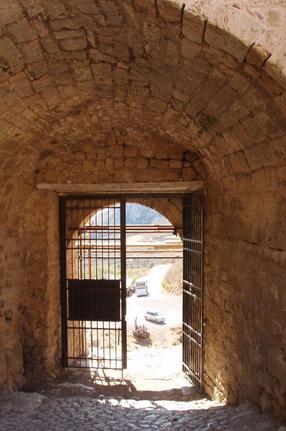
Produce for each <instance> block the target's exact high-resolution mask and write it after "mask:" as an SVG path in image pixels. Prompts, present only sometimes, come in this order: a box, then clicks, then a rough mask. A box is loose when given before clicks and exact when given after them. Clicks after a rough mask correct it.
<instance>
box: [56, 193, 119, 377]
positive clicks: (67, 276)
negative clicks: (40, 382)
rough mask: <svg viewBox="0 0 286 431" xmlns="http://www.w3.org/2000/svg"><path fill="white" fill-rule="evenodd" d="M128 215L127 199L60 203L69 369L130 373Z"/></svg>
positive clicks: (64, 199) (65, 363) (65, 344)
mask: <svg viewBox="0 0 286 431" xmlns="http://www.w3.org/2000/svg"><path fill="white" fill-rule="evenodd" d="M125 212H126V205H125V200H124V199H116V200H114V199H111V198H108V199H107V198H106V199H105V198H101V197H100V198H83V197H79V198H75V197H62V198H60V235H61V307H62V361H63V366H65V367H77V368H86V367H88V368H102V369H121V370H122V369H124V368H126V365H127V364H126V362H127V355H126V352H127V340H126V220H125V219H126V213H125Z"/></svg>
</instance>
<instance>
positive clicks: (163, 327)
mask: <svg viewBox="0 0 286 431" xmlns="http://www.w3.org/2000/svg"><path fill="white" fill-rule="evenodd" d="M182 251H183V247H182V240H181V238H180V236H179V234H178V232H177V231H176V228H175V227H174V226H173V225H172V224H171V222H170V221H169V220H168V219H167V218H166V217H165V216H163V215H162V214H161V213H160V212H158V211H156V210H155V209H152V208H150V207H149V206H146V205H142V204H138V203H132V202H127V204H126V268H127V271H126V273H127V285H126V286H127V301H126V304H127V307H126V310H127V315H126V317H127V318H126V320H127V357H128V368H127V372H128V373H129V374H130V375H132V376H133V379H134V378H136V376H137V375H138V374H139V372H140V380H143V379H144V378H145V379H149V380H152V379H154V378H155V376H156V378H157V381H159V380H160V382H162V381H163V380H168V379H171V378H173V379H174V378H175V377H177V376H178V375H180V372H181V368H182V367H181V357H182V283H183V259H182V256H183V253H182Z"/></svg>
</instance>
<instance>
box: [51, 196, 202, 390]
mask: <svg viewBox="0 0 286 431" xmlns="http://www.w3.org/2000/svg"><path fill="white" fill-rule="evenodd" d="M198 194H200V195H202V252H201V262H202V271H201V283H202V284H201V286H202V300H201V304H202V305H201V325H202V326H201V328H202V333H201V340H202V344H201V383H200V387H199V389H200V391H203V387H204V311H205V310H204V233H205V232H204V230H205V229H204V216H205V209H204V205H203V202H204V196H203V192H202V191H201V192H198V191H190V192H169V193H168V192H166V193H164V192H155V193H151V192H144V191H140V192H139V191H138V192H133V193H110V194H109V193H102V194H101V193H95V194H78V193H77V194H71V193H68V194H65V193H63V194H61V195H60V196H59V238H60V240H59V245H60V289H61V295H60V302H61V307H60V310H61V351H62V357H61V362H62V367H63V368H65V367H67V325H66V320H67V319H66V316H67V304H66V292H65V290H66V285H65V283H66V244H65V201H67V200H73V199H75V200H84V199H92V200H93V199H94V200H96V199H101V200H105V199H106V200H108V199H118V200H119V201H120V202H124V205H121V210H120V219H121V217H122V216H123V220H124V226H125V229H126V203H127V200H128V198H158V199H159V198H176V199H178V198H180V199H181V201H182V216H183V217H184V201H185V200H186V199H191V197H192V196H194V195H198ZM122 207H124V208H125V211H124V214H122ZM182 222H183V220H182ZM182 224H183V235H182V241H183V237H184V223H182ZM121 225H122V221H121ZM125 229H124V231H125ZM122 240H123V242H122ZM122 244H123V245H122ZM123 246H124V251H125V252H124V255H125V262H123V258H122V253H121V264H122V263H123V268H124V273H125V274H124V275H125V284H126V234H125V232H124V233H122V229H121V247H123ZM182 259H184V257H183V258H182ZM182 283H183V280H182ZM123 290H125V298H124V300H125V304H124V309H123V310H122V312H123V311H124V316H125V315H126V286H125V289H123ZM183 298H184V297H183V287H182V302H183ZM123 302H124V301H123ZM123 302H122V303H123ZM125 325H126V320H125ZM182 327H183V315H182ZM123 333H125V337H127V331H126V330H125V331H123ZM126 341H127V340H126ZM122 343H123V340H122ZM181 360H182V364H183V345H182V359H181ZM122 364H123V367H124V368H125V367H126V366H127V349H126V350H125V351H124V352H123V355H122ZM192 383H194V382H192Z"/></svg>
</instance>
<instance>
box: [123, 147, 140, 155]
mask: <svg viewBox="0 0 286 431" xmlns="http://www.w3.org/2000/svg"><path fill="white" fill-rule="evenodd" d="M136 156H137V147H135V146H128V147H126V148H125V157H136Z"/></svg>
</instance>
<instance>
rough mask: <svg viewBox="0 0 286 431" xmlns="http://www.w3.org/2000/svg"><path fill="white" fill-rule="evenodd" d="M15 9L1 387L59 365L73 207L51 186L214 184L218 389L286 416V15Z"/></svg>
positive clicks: (4, 154)
mask: <svg viewBox="0 0 286 431" xmlns="http://www.w3.org/2000/svg"><path fill="white" fill-rule="evenodd" d="M0 11H1V18H0V22H1V30H2V33H1V39H0V57H1V68H0V69H1V73H0V80H1V84H0V94H1V120H0V121H1V122H0V124H1V138H0V161H1V169H2V171H1V178H0V181H1V192H0V200H1V233H0V235H1V243H2V247H1V254H2V257H3V258H2V259H1V285H0V286H1V298H3V299H1V302H0V304H1V305H0V306H1V316H2V317H1V321H0V328H1V333H2V334H5V335H4V345H5V350H3V349H1V353H0V355H1V364H2V365H1V369H0V386H1V388H13V387H14V388H15V387H19V386H20V385H21V383H22V382H23V378H24V376H27V375H35V373H41V372H43V370H47V369H48V370H53V369H54V368H55V366H56V363H57V360H56V358H57V354H56V352H57V349H58V345H57V342H56V341H55V337H54V327H55V326H56V325H55V324H53V325H51V324H50V322H51V320H53V321H54V322H56V323H57V317H56V316H55V315H53V313H51V312H50V311H48V312H46V311H47V309H48V310H51V308H49V306H47V304H50V305H51V304H52V303H53V301H54V300H56V296H57V294H56V293H55V292H53V293H52V290H50V288H49V287H50V286H52V285H54V284H55V283H56V282H57V279H58V273H57V271H56V269H53V270H52V268H56V259H57V255H56V250H57V247H56V240H57V198H56V196H55V195H53V194H52V193H47V192H43V191H39V190H37V189H36V186H37V184H38V183H40V182H46V183H49V182H55V181H57V182H61V183H67V182H78V183H104V182H107V181H108V182H136V181H143V180H144V181H145V180H147V181H148V180H150V179H151V178H152V180H153V181H170V182H172V181H178V180H180V181H182V180H183V181H184V180H192V179H196V178H203V179H204V182H205V194H206V211H207V219H206V225H207V226H206V234H207V236H206V273H205V278H206V301H205V307H206V313H207V316H208V319H207V321H206V337H207V339H208V343H207V347H206V351H205V366H206V376H205V380H206V382H207V385H206V390H207V392H208V393H209V394H210V395H211V396H214V397H218V398H225V399H227V400H229V401H236V400H244V399H248V400H250V401H255V402H258V403H259V404H260V405H262V406H263V408H265V409H270V410H272V411H274V412H276V413H277V414H282V413H281V412H283V410H284V409H285V384H284V369H285V338H284V336H283V327H284V326H285V316H284V314H283V304H284V303H285V292H284V290H285V289H284V279H285V256H284V254H285V226H284V223H283V220H284V218H285V211H286V210H285V208H286V206H285V197H284V194H285V160H286V149H285V148H286V146H285V132H286V125H285V67H284V64H283V55H282V53H283V49H282V50H281V48H282V47H281V46H280V44H279V40H282V39H281V38H280V34H281V33H280V31H281V29H282V28H283V19H281V18H280V21H279V16H280V17H283V16H285V15H284V14H285V9H284V8H283V5H282V6H279V5H276V6H275V7H274V6H273V4H272V2H270V3H269V4H267V5H266V6H265V5H261V4H260V3H259V2H256V3H255V4H253V2H250V1H249V2H241V1H238V2H236V4H235V5H229V4H228V2H226V1H223V0H220V1H219V2H214V1H211V0H209V1H207V2H201V1H187V2H185V3H184V4H183V3H182V2H180V1H167V0H158V1H156V2H155V1H153V0H136V1H134V2H129V1H128V0H124V1H122V2H120V4H119V2H117V1H115V0H114V1H108V2H106V1H98V2H95V1H91V0H84V1H77V0H67V1H66V2H65V3H62V2H57V1H52V0H51V1H49V2H46V1H45V2H44V1H41V0H23V1H22V2H21V4H20V3H19V2H17V1H16V0H11V1H10V2H9V6H6V5H4V3H3V5H0ZM222 11H223V13H222ZM258 268H259V270H258ZM273 316H275V318H273ZM218 328H219V330H218ZM234 363H235V364H237V366H236V367H233V364H234Z"/></svg>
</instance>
